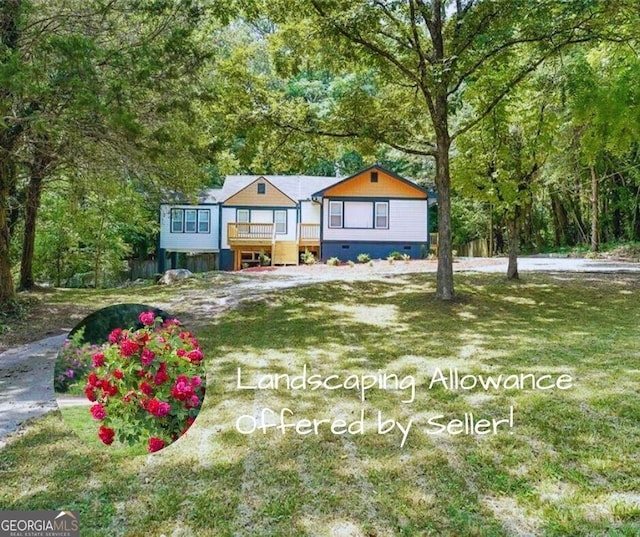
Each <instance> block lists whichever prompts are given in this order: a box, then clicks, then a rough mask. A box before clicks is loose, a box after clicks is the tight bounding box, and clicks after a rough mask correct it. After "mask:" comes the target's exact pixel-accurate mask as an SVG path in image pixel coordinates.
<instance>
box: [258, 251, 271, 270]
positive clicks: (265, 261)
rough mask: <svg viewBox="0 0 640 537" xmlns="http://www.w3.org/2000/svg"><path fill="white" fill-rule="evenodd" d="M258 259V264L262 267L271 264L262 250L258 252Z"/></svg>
mask: <svg viewBox="0 0 640 537" xmlns="http://www.w3.org/2000/svg"><path fill="white" fill-rule="evenodd" d="M258 260H259V262H260V265H261V266H263V267H267V266H269V265H271V258H270V257H269V256H268V255H267V254H265V253H264V252H260V255H259V256H258Z"/></svg>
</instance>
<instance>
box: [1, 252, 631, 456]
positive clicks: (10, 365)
mask: <svg viewBox="0 0 640 537" xmlns="http://www.w3.org/2000/svg"><path fill="white" fill-rule="evenodd" d="M506 268H507V260H506V259H496V258H492V259H484V258H468V259H461V260H459V261H457V262H456V263H454V270H455V271H456V272H490V273H505V272H506ZM519 269H520V271H521V272H523V273H524V272H528V271H545V272H574V273H575V272H579V273H592V272H593V273H603V274H604V273H627V274H628V273H632V274H638V276H639V277H640V264H638V263H622V262H615V261H605V260H588V259H569V258H550V257H527V258H522V259H520V261H519ZM436 270H437V264H436V262H435V261H411V262H409V263H405V262H402V261H396V262H395V263H393V264H389V263H388V262H387V261H379V262H375V263H373V265H372V266H370V265H355V266H353V267H350V266H349V265H344V266H339V267H329V266H326V265H315V266H310V267H307V266H300V267H283V268H277V269H263V270H247V271H242V272H240V273H229V274H220V275H216V285H215V286H212V287H211V289H210V290H209V291H208V292H206V293H204V292H203V291H202V289H199V290H193V289H189V290H185V292H184V293H180V294H179V296H176V297H175V298H173V299H171V300H169V301H168V302H167V303H163V304H154V305H155V306H158V307H161V308H164V309H166V311H170V312H172V313H173V312H179V311H180V310H183V309H184V307H185V304H188V307H189V310H190V311H192V312H195V314H196V315H197V316H198V317H201V318H208V317H211V316H214V315H218V314H220V313H221V312H223V311H226V310H228V309H230V308H234V307H236V306H237V305H238V304H239V303H240V302H242V301H243V300H248V299H254V298H257V297H260V296H264V295H266V294H268V293H271V292H273V291H276V290H280V289H286V288H290V287H295V286H300V285H309V284H313V283H320V282H329V281H370V280H378V279H384V280H386V279H388V278H394V277H402V275H406V274H414V273H425V272H436ZM64 339H65V334H64V333H63V334H60V335H55V336H52V337H47V338H45V339H42V340H39V341H36V342H33V343H29V344H26V345H21V346H19V347H16V348H12V349H9V350H7V351H5V352H3V353H0V448H1V447H2V446H4V445H5V444H6V441H7V437H8V435H10V434H11V433H12V432H14V431H16V430H18V429H19V427H20V425H21V424H22V423H23V422H25V421H26V420H28V419H31V418H35V417H38V416H41V415H43V414H45V413H47V412H50V411H51V410H55V409H56V408H57V405H56V400H55V396H54V392H53V366H54V363H55V358H56V354H57V352H58V349H59V348H60V346H61V345H62V343H63V341H64Z"/></svg>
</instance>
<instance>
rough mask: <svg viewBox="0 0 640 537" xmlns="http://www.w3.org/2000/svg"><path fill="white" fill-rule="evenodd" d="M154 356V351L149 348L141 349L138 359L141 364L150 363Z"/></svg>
mask: <svg viewBox="0 0 640 537" xmlns="http://www.w3.org/2000/svg"><path fill="white" fill-rule="evenodd" d="M155 357H156V355H155V353H154V352H153V351H151V350H149V349H143V351H142V355H141V356H140V361H141V362H142V364H143V365H147V366H148V365H151V362H153V359H154V358H155Z"/></svg>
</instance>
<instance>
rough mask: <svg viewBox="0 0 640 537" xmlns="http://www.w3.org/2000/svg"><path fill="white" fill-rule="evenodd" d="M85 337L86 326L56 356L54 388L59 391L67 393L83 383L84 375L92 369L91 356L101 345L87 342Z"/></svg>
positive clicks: (66, 342) (67, 341) (65, 343)
mask: <svg viewBox="0 0 640 537" xmlns="http://www.w3.org/2000/svg"><path fill="white" fill-rule="evenodd" d="M83 338H84V327H82V328H80V330H78V331H77V332H76V333H75V334H73V335H72V336H71V337H70V338H69V339H67V340H66V341H65V342H64V344H63V345H62V349H61V350H60V353H59V354H58V357H57V358H56V363H55V366H54V374H53V388H54V390H55V391H56V392H57V393H66V392H68V391H69V390H71V389H73V388H74V387H75V386H77V385H79V384H81V383H83V382H84V380H85V378H84V377H86V375H87V374H89V371H91V367H92V365H91V364H92V359H91V357H92V356H93V354H94V353H95V352H96V351H97V350H99V347H98V346H97V345H90V344H89V343H85V342H84V341H83ZM80 393H81V392H80Z"/></svg>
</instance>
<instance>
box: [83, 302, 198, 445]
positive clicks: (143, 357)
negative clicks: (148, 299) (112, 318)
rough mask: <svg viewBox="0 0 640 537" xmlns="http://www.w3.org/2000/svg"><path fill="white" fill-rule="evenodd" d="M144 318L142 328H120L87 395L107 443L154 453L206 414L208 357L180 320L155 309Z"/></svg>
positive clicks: (101, 354)
mask: <svg viewBox="0 0 640 537" xmlns="http://www.w3.org/2000/svg"><path fill="white" fill-rule="evenodd" d="M138 319H139V320H140V322H141V323H142V325H143V327H142V328H140V329H138V330H133V329H132V330H123V329H121V328H116V329H115V330H113V331H112V332H111V334H109V337H108V342H109V343H108V344H106V345H105V346H104V347H103V348H102V349H100V350H99V351H98V352H96V353H95V354H94V355H93V357H92V361H93V365H94V369H93V371H92V372H91V373H90V374H89V376H88V377H87V384H86V386H85V388H84V393H85V396H86V397H87V399H89V401H91V402H92V403H94V404H93V405H92V406H91V407H90V413H91V416H92V417H93V419H94V420H97V421H99V422H100V427H99V429H98V437H99V438H100V440H101V441H102V442H103V443H104V444H106V445H111V444H112V443H113V441H114V439H116V438H117V439H118V440H119V441H120V442H121V443H125V444H129V445H133V444H136V443H144V444H146V446H147V450H148V451H149V452H150V453H153V452H155V451H159V450H161V449H163V448H164V447H165V446H167V445H168V444H170V443H171V442H173V441H174V440H176V439H177V438H178V437H180V436H181V435H182V434H184V433H185V432H186V431H187V429H188V428H189V427H190V426H191V424H192V423H193V422H194V420H195V417H196V416H197V414H198V412H199V411H200V407H201V405H202V401H203V398H204V393H205V387H204V383H203V380H202V378H203V377H202V375H203V371H202V370H203V366H202V360H203V358H204V355H203V354H202V351H201V349H200V345H199V344H198V341H197V340H196V338H195V337H194V336H193V334H191V333H190V332H187V331H185V330H184V329H183V327H182V326H181V324H180V322H179V321H177V320H176V319H170V320H167V321H165V322H163V321H162V318H160V317H155V316H154V314H153V312H150V311H148V312H143V313H141V314H140V316H139V318H138Z"/></svg>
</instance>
